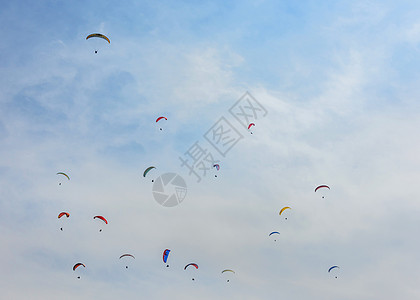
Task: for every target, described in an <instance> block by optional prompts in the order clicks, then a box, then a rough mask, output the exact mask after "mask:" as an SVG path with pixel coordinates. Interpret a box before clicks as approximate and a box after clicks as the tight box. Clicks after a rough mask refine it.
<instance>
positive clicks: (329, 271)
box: [268, 184, 340, 278]
mask: <svg viewBox="0 0 420 300" xmlns="http://www.w3.org/2000/svg"><path fill="white" fill-rule="evenodd" d="M320 189H328V190H329V189H330V187H329V186H328V185H325V184H322V185H319V186H317V187H316V188H315V193H316V192H317V191H318V190H320ZM324 198H325V196H324V195H322V199H324ZM291 209H292V208H291V207H290V206H285V207H283V208H281V209H280V211H279V216H281V215H282V214H283V213H284V212H285V211H287V210H291ZM284 219H285V220H287V216H285V217H284ZM268 236H269V237H271V236H273V237H274V241H275V242H276V241H277V237H278V236H280V232H278V231H272V232H270V233H269V235H268ZM339 268H340V267H339V266H335V265H334V266H331V267H330V268H329V269H328V273H335V271H336V269H339ZM334 277H335V278H338V276H337V274H335V276H334Z"/></svg>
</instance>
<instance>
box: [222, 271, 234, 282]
mask: <svg viewBox="0 0 420 300" xmlns="http://www.w3.org/2000/svg"><path fill="white" fill-rule="evenodd" d="M226 272H227V273H231V274H236V273H235V271H233V270H231V269H225V270H223V271H222V274H223V273H226ZM226 282H229V279H227V280H226Z"/></svg>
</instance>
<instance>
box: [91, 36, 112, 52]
mask: <svg viewBox="0 0 420 300" xmlns="http://www.w3.org/2000/svg"><path fill="white" fill-rule="evenodd" d="M91 38H101V39H104V40H105V41H107V42H108V44H111V41H110V40H109V38H108V37H107V36H105V35H103V34H102V33H92V34H89V35H88V36H87V37H86V40H88V39H91ZM95 53H98V50H97V49H95Z"/></svg>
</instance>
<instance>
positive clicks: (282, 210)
mask: <svg viewBox="0 0 420 300" xmlns="http://www.w3.org/2000/svg"><path fill="white" fill-rule="evenodd" d="M286 209H291V208H290V207H289V206H285V207H283V208H282V209H281V210H280V212H279V215H280V216H281V214H282V213H283V212H284V211H285V210H286ZM284 219H285V220H287V217H286V218H284Z"/></svg>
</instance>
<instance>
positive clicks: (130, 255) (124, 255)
mask: <svg viewBox="0 0 420 300" xmlns="http://www.w3.org/2000/svg"><path fill="white" fill-rule="evenodd" d="M123 257H132V258H134V259H136V258H135V257H134V255H132V254H123V255H121V256H120V259H121V258H123ZM125 268H126V269H128V266H127V265H126V266H125Z"/></svg>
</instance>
